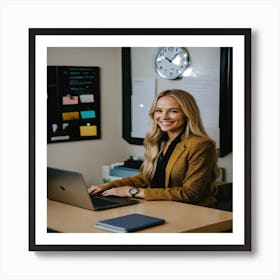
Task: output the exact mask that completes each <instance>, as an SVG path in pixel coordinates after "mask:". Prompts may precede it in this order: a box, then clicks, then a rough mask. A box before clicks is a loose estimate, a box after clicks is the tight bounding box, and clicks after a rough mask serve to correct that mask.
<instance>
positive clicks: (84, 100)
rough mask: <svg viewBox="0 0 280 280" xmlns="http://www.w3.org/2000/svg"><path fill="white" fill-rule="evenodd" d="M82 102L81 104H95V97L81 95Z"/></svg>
mask: <svg viewBox="0 0 280 280" xmlns="http://www.w3.org/2000/svg"><path fill="white" fill-rule="evenodd" d="M80 100H81V103H90V102H94V96H93V94H81V95H80Z"/></svg>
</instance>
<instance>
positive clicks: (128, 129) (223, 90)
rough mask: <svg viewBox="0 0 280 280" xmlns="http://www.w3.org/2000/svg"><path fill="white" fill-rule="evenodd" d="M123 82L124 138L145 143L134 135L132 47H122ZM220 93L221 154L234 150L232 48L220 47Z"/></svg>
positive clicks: (135, 143) (132, 141)
mask: <svg viewBox="0 0 280 280" xmlns="http://www.w3.org/2000/svg"><path fill="white" fill-rule="evenodd" d="M122 73H123V76H122V84H123V108H124V110H123V138H124V139H125V140H126V141H127V142H128V143H129V144H133V145H143V142H144V138H139V137H133V136H132V130H133V129H132V122H131V120H132V102H131V98H132V75H131V48H129V47H125V48H122ZM219 88H220V93H219V100H220V104H219V129H220V141H219V142H220V146H219V151H218V152H219V156H220V157H224V156H226V155H228V154H229V153H231V152H232V48H231V47H221V48H220V87H219Z"/></svg>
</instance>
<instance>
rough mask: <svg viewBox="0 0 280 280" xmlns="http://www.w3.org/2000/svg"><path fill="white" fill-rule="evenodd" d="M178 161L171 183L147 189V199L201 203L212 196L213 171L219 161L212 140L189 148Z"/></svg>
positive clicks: (174, 167) (173, 170)
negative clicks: (166, 185)
mask: <svg viewBox="0 0 280 280" xmlns="http://www.w3.org/2000/svg"><path fill="white" fill-rule="evenodd" d="M177 162H178V163H177V164H175V165H174V166H173V169H172V173H171V176H170V177H171V185H169V187H168V188H165V189H160V188H159V189H157V188H153V189H152V188H151V189H146V190H145V199H146V200H175V201H183V202H188V203H195V204H199V201H201V200H203V199H204V198H206V197H207V196H210V194H211V193H210V185H211V184H212V183H213V181H214V180H215V178H214V177H213V172H214V169H215V167H216V162H217V152H216V149H215V145H214V144H213V143H212V142H211V141H203V142H201V143H197V144H196V145H193V147H191V148H189V151H187V152H186V155H185V156H184V158H183V160H182V159H181V160H180V159H179V160H178V161H177ZM183 165H186V166H185V167H184V166H183ZM182 170H184V171H182ZM182 172H183V173H184V174H182Z"/></svg>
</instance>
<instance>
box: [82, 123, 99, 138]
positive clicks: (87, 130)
mask: <svg viewBox="0 0 280 280" xmlns="http://www.w3.org/2000/svg"><path fill="white" fill-rule="evenodd" d="M80 135H81V136H96V135H97V127H96V125H83V126H80Z"/></svg>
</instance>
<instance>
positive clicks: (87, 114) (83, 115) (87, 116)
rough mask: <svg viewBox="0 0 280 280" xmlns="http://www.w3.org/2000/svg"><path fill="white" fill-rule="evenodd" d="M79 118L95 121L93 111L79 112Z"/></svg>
mask: <svg viewBox="0 0 280 280" xmlns="http://www.w3.org/2000/svg"><path fill="white" fill-rule="evenodd" d="M80 114H81V118H82V119H95V118H96V115H95V110H87V111H81V112H80Z"/></svg>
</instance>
